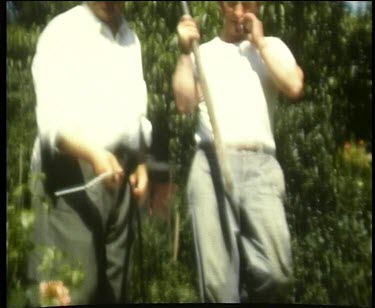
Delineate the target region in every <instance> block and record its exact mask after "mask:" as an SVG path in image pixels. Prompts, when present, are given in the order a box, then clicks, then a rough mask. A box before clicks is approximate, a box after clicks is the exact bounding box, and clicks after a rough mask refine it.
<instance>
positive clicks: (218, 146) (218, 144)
mask: <svg viewBox="0 0 375 308" xmlns="http://www.w3.org/2000/svg"><path fill="white" fill-rule="evenodd" d="M181 3H182V11H183V12H184V14H185V15H189V16H191V15H190V11H189V7H188V5H187V2H186V1H181ZM192 47H193V54H194V58H195V63H196V65H197V71H198V76H199V81H200V84H201V87H202V91H203V95H204V100H205V103H206V106H207V111H208V116H209V119H210V123H211V127H212V134H213V137H214V146H215V152H216V156H217V160H218V164H219V168H220V172H221V175H222V177H223V181H224V189H225V190H226V192H227V193H228V194H231V192H232V190H233V181H232V177H231V173H230V172H229V169H228V165H227V161H226V159H225V156H224V150H223V144H222V141H221V137H220V133H219V127H218V125H217V121H216V116H215V111H214V108H213V104H212V99H211V94H210V90H209V87H208V83H207V80H206V76H205V73H204V68H203V65H202V61H201V57H200V53H199V45H198V42H197V41H193V43H192Z"/></svg>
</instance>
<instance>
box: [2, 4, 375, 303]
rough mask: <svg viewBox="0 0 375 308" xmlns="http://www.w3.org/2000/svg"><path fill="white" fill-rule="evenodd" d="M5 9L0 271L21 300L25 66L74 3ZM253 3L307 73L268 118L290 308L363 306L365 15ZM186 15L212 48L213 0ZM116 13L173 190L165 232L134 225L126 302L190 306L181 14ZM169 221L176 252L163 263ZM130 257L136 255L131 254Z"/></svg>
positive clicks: (159, 8) (138, 8)
mask: <svg viewBox="0 0 375 308" xmlns="http://www.w3.org/2000/svg"><path fill="white" fill-rule="evenodd" d="M14 3H15V6H16V8H17V9H18V18H17V19H16V21H15V22H14V23H11V22H10V21H9V22H8V24H7V61H6V65H7V79H6V81H7V102H6V106H7V214H8V218H7V257H8V261H9V260H11V262H8V268H7V271H8V274H9V273H12V274H11V275H8V279H9V281H8V284H7V286H8V290H7V293H8V295H9V294H15V293H14V292H21V293H22V292H23V291H22V290H24V289H23V287H24V281H23V274H22V268H23V264H24V257H25V250H27V249H28V248H29V247H28V245H29V244H28V243H27V240H26V238H24V237H22V236H21V237H20V236H19V234H22V232H27V231H25V230H23V231H22V230H21V229H20V228H21V227H22V226H23V225H22V222H20V219H21V220H22V219H24V218H22V217H25V216H24V215H26V214H22V213H23V211H27V207H28V205H29V199H30V195H29V194H25V193H23V191H24V190H22V189H21V188H20V187H21V186H20V185H21V184H25V183H26V182H27V178H28V173H27V170H28V166H29V159H30V154H31V148H32V144H33V141H34V138H35V136H36V123H35V116H34V107H35V95H34V92H33V86H32V80H31V72H30V64H31V59H32V56H33V54H34V52H35V43H36V40H37V37H38V35H39V33H40V31H41V30H42V29H43V27H44V26H45V24H46V22H48V21H49V20H50V19H51V18H52V16H55V15H56V14H58V13H60V12H62V11H64V10H66V9H68V8H70V7H72V6H74V5H75V4H76V3H77V1H62V2H57V1H35V2H33V1H16V2H14ZM262 3H263V5H262V8H261V11H260V14H261V17H262V20H263V21H264V25H265V33H266V34H267V35H275V36H279V37H281V38H282V39H283V40H284V41H285V42H286V43H287V44H288V46H289V47H290V48H291V50H292V52H293V54H294V55H295V57H296V59H297V61H298V63H299V64H300V66H301V67H302V69H303V70H304V74H305V87H304V95H303V97H302V99H301V100H300V102H299V103H298V104H290V102H287V101H286V100H285V99H283V98H281V99H280V104H279V105H278V106H277V109H276V113H275V120H276V122H275V137H276V142H277V147H278V152H277V155H278V158H279V161H280V163H281V165H282V167H283V169H284V172H285V177H286V184H287V199H286V204H285V207H286V211H287V219H288V222H289V225H290V229H291V235H292V239H293V255H294V266H295V276H296V283H295V285H294V289H293V298H292V299H291V301H293V302H295V303H315V304H342V305H347V304H350V305H363V306H369V305H370V304H371V303H372V300H371V296H372V286H371V282H372V263H371V257H372V243H371V240H372V235H371V234H372V215H371V213H372V209H371V205H372V197H371V196H372V161H371V157H370V156H369V155H368V153H369V151H370V152H371V150H372V131H371V110H372V109H371V108H372V107H371V106H372V92H371V87H372V77H371V74H372V65H371V64H372V62H371V61H372V56H371V54H372V50H371V49H372V11H371V8H372V4H369V7H368V9H367V10H366V12H365V13H364V14H362V15H360V16H353V15H350V14H349V12H348V10H347V8H346V7H345V4H344V3H343V2H341V1H336V2H329V1H322V2H315V1H299V2H293V1H264V2H262ZM189 5H190V8H191V11H192V14H193V16H195V17H197V18H198V20H199V22H200V28H201V30H202V31H201V32H202V39H201V41H202V42H206V41H208V40H210V39H211V38H212V37H213V36H214V35H216V34H217V33H218V31H219V29H220V24H221V23H220V11H219V8H218V6H217V3H216V1H213V2H208V1H207V2H198V1H189ZM124 11H125V15H126V18H127V19H128V21H129V23H130V25H131V26H132V28H133V29H134V30H135V31H136V33H137V34H138V36H139V38H140V40H141V43H142V52H143V66H144V76H145V79H146V82H147V85H148V98H149V107H148V115H149V118H150V120H151V122H152V124H153V127H154V136H153V139H154V141H155V142H154V144H153V148H152V151H153V153H154V155H155V156H156V157H157V158H159V159H162V160H169V161H170V162H171V163H172V166H173V174H172V176H173V181H174V182H175V183H177V184H178V186H179V193H178V195H177V196H176V197H175V199H174V200H173V201H172V202H171V204H170V206H171V216H170V218H169V221H168V222H167V223H163V222H160V221H158V220H156V219H150V218H148V217H146V216H142V220H141V221H142V231H143V233H142V234H143V237H142V239H143V250H142V261H143V262H142V267H143V271H141V270H140V267H139V266H140V265H141V264H140V263H139V262H135V264H134V265H135V266H134V267H133V271H132V285H133V286H134V288H132V290H131V292H130V293H131V297H132V301H134V302H142V301H144V300H145V301H147V302H195V301H198V295H197V285H196V273H195V262H194V253H193V244H192V236H191V227H190V221H189V219H188V215H187V205H186V201H185V197H184V190H185V183H186V177H187V174H188V171H189V167H190V162H191V158H192V154H193V150H194V145H193V128H194V125H195V123H196V120H197V119H196V114H192V115H180V114H177V112H176V110H175V107H174V102H173V96H172V91H171V76H172V73H173V70H174V65H175V63H176V59H177V56H178V47H177V38H176V26H177V22H178V19H179V18H180V16H181V7H180V3H179V2H173V1H142V2H131V1H127V2H126V4H125V10H124ZM361 140H363V141H361ZM358 142H359V143H358ZM17 190H18V194H19V195H18V197H17V198H16V197H14V194H13V192H14V191H17ZM16 195H17V194H16ZM14 198H16V199H14ZM15 204H17V206H15ZM178 215H179V217H181V225H180V233H179V234H180V246H179V254H178V258H177V260H172V248H173V241H174V240H173V239H174V236H175V231H174V227H175V217H178ZM137 247H138V246H136V248H137ZM135 253H136V254H138V255H139V253H140V251H139V247H138V248H137V249H136V250H135ZM14 256H17V258H15V257H14ZM135 260H138V261H139V258H138V259H137V258H135ZM141 273H142V275H143V276H142V277H143V278H144V281H140V277H141ZM142 283H143V284H142ZM20 290H21V291H20ZM12 292H13V293H12ZM17 294H18V293H17ZM16 297H17V296H16ZM18 298H19V297H18ZM21 298H22V297H21ZM21 305H22V303H21V302H19V303H18V304H16V306H21Z"/></svg>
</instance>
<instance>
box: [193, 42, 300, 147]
mask: <svg viewBox="0 0 375 308" xmlns="http://www.w3.org/2000/svg"><path fill="white" fill-rule="evenodd" d="M265 39H266V41H267V48H271V49H273V50H274V51H275V54H277V56H278V57H280V59H281V60H282V61H283V63H285V65H287V66H289V65H290V66H293V65H295V63H296V62H295V59H294V57H293V55H292V53H291V52H290V50H289V49H288V47H287V46H286V45H285V44H284V43H283V42H282V41H281V40H280V39H278V38H276V37H266V38H265ZM200 55H201V59H202V60H201V61H202V65H203V68H204V73H205V76H206V79H207V83H208V86H209V90H210V94H211V98H212V101H213V108H214V112H215V116H216V121H217V125H218V129H219V133H220V136H221V139H222V142H223V144H224V145H236V144H239V145H257V146H258V145H260V146H263V147H267V148H268V149H270V150H275V148H276V146H275V141H274V137H273V123H272V122H273V107H274V104H275V101H276V99H277V94H278V90H277V88H276V87H275V85H274V84H273V82H272V80H271V77H270V75H269V73H268V71H267V68H266V66H265V64H264V63H263V61H262V59H261V57H260V55H259V52H258V51H257V50H256V49H255V48H254V47H253V46H251V44H250V42H249V41H242V42H240V43H237V44H232V43H226V42H224V41H222V40H221V39H220V38H218V37H216V38H214V39H213V40H211V41H209V42H207V43H206V44H202V45H201V46H200ZM193 60H194V57H193ZM195 74H196V72H195ZM198 108H199V125H198V129H197V133H196V135H195V138H196V141H197V143H200V142H205V141H210V140H212V138H213V137H212V128H211V124H210V121H209V116H208V112H207V107H206V104H205V102H204V101H202V102H200V103H199V105H198Z"/></svg>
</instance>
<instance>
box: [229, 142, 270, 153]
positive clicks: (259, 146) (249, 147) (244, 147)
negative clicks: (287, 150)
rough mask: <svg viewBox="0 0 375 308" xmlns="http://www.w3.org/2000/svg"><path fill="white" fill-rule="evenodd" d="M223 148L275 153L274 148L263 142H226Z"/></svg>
mask: <svg viewBox="0 0 375 308" xmlns="http://www.w3.org/2000/svg"><path fill="white" fill-rule="evenodd" d="M225 148H226V149H228V150H235V151H247V152H260V153H267V154H272V155H274V154H275V150H274V149H272V148H270V147H267V146H264V145H263V144H242V143H238V144H236V143H235V144H226V145H225Z"/></svg>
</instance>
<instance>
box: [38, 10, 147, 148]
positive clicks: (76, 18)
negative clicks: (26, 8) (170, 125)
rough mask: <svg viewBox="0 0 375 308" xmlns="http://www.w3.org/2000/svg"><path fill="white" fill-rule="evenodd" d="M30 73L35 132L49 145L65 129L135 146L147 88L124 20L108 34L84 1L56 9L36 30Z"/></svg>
mask: <svg viewBox="0 0 375 308" xmlns="http://www.w3.org/2000/svg"><path fill="white" fill-rule="evenodd" d="M32 74H33V79H34V85H35V92H36V98H37V105H36V116H37V123H38V129H39V137H40V138H43V139H45V140H47V141H48V143H49V145H50V146H51V148H53V149H55V150H57V148H56V136H57V134H58V133H59V132H60V131H62V130H65V129H69V130H70V131H71V130H73V131H77V132H79V133H80V134H81V135H82V136H83V137H84V138H86V140H90V141H91V142H93V143H95V144H96V145H98V146H103V147H111V146H113V145H116V144H118V143H119V142H122V143H124V144H125V145H127V146H129V147H130V148H133V149H137V148H138V146H139V144H138V143H139V134H140V133H141V129H140V127H141V125H140V124H141V122H144V119H145V115H146V110H147V89H146V84H145V82H144V79H143V70H142V60H141V47H140V42H139V40H138V37H137V35H136V34H135V33H134V32H133V31H132V30H131V29H130V28H129V27H128V24H127V22H126V21H125V20H123V21H122V24H121V27H120V29H119V31H118V32H117V34H116V36H115V37H113V34H112V32H111V30H110V28H109V27H108V26H107V25H106V24H105V23H103V22H101V21H100V20H99V19H98V18H97V17H96V16H95V15H94V14H93V13H92V11H91V10H90V8H89V7H88V6H87V4H85V3H83V4H81V5H78V6H76V7H74V8H72V9H70V10H68V11H67V12H65V13H63V14H60V15H58V16H57V17H55V18H54V19H53V20H51V22H50V23H49V24H48V25H47V27H46V28H45V29H44V31H43V32H42V34H41V35H40V38H39V41H38V44H37V50H36V54H35V57H34V59H33V64H32ZM148 123H149V122H148ZM149 126H150V124H149ZM149 128H150V127H149ZM148 133H149V134H150V132H148ZM148 137H149V136H148Z"/></svg>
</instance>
